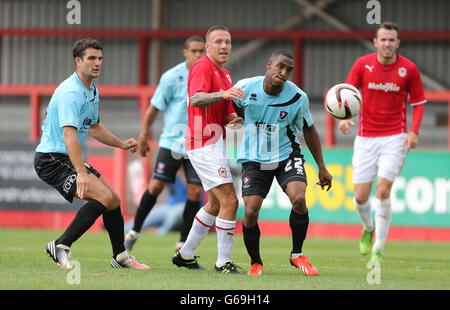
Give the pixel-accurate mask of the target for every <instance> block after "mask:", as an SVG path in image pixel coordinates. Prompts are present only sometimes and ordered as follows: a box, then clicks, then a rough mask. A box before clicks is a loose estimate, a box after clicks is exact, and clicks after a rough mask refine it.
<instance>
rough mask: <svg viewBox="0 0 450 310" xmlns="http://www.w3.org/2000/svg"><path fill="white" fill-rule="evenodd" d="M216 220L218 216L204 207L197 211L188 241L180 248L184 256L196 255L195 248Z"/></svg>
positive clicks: (191, 256)
mask: <svg viewBox="0 0 450 310" xmlns="http://www.w3.org/2000/svg"><path fill="white" fill-rule="evenodd" d="M215 220H216V217H215V216H214V215H211V214H209V213H208V212H206V211H205V210H204V209H203V208H201V209H200V210H199V211H198V212H197V214H196V215H195V218H194V222H193V223H192V228H191V230H190V231H189V235H188V237H187V239H186V242H185V243H184V245H183V247H182V248H181V249H180V253H181V256H183V258H193V257H194V253H195V250H196V249H197V247H198V246H199V244H200V242H202V240H203V239H204V238H205V237H206V236H207V235H208V232H209V229H210V228H211V226H212V225H213V224H214V222H215Z"/></svg>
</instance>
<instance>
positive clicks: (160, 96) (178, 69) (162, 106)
mask: <svg viewBox="0 0 450 310" xmlns="http://www.w3.org/2000/svg"><path fill="white" fill-rule="evenodd" d="M188 75H189V70H188V68H187V66H186V62H182V63H180V64H178V65H176V66H175V67H173V68H172V69H169V70H168V71H166V72H165V73H164V74H163V75H162V76H161V79H160V81H159V85H158V88H157V89H156V91H155V94H154V95H153V97H152V99H151V104H152V105H153V106H154V107H155V108H157V109H158V110H161V111H164V128H163V131H162V133H161V135H160V137H159V147H163V148H165V149H169V150H172V151H173V152H176V153H180V154H186V150H185V146H184V135H185V132H186V128H187V124H188V111H187V79H188Z"/></svg>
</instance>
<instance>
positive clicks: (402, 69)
mask: <svg viewBox="0 0 450 310" xmlns="http://www.w3.org/2000/svg"><path fill="white" fill-rule="evenodd" d="M398 75H400V77H405V76H406V68H404V67H401V68H399V69H398Z"/></svg>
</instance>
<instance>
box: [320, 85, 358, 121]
mask: <svg viewBox="0 0 450 310" xmlns="http://www.w3.org/2000/svg"><path fill="white" fill-rule="evenodd" d="M361 102H362V100H361V93H360V92H359V90H358V89H357V88H356V87H354V86H353V85H350V84H345V83H342V84H337V85H335V86H333V87H332V88H330V90H329V91H328V92H327V96H326V97H325V109H327V111H328V113H330V115H331V116H333V117H334V118H337V119H350V118H352V117H354V116H355V115H357V114H358V113H359V109H360V108H361Z"/></svg>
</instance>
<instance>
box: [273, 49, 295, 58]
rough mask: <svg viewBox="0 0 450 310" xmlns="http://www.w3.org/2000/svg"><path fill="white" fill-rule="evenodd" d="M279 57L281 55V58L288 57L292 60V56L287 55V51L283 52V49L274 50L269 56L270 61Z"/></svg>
mask: <svg viewBox="0 0 450 310" xmlns="http://www.w3.org/2000/svg"><path fill="white" fill-rule="evenodd" d="M280 55H281V56H285V57H288V58H290V59H292V60H294V56H292V54H291V53H289V52H288V51H286V50H283V49H277V50H274V51H273V52H272V54H271V55H270V59H273V58H275V57H278V56H280Z"/></svg>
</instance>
